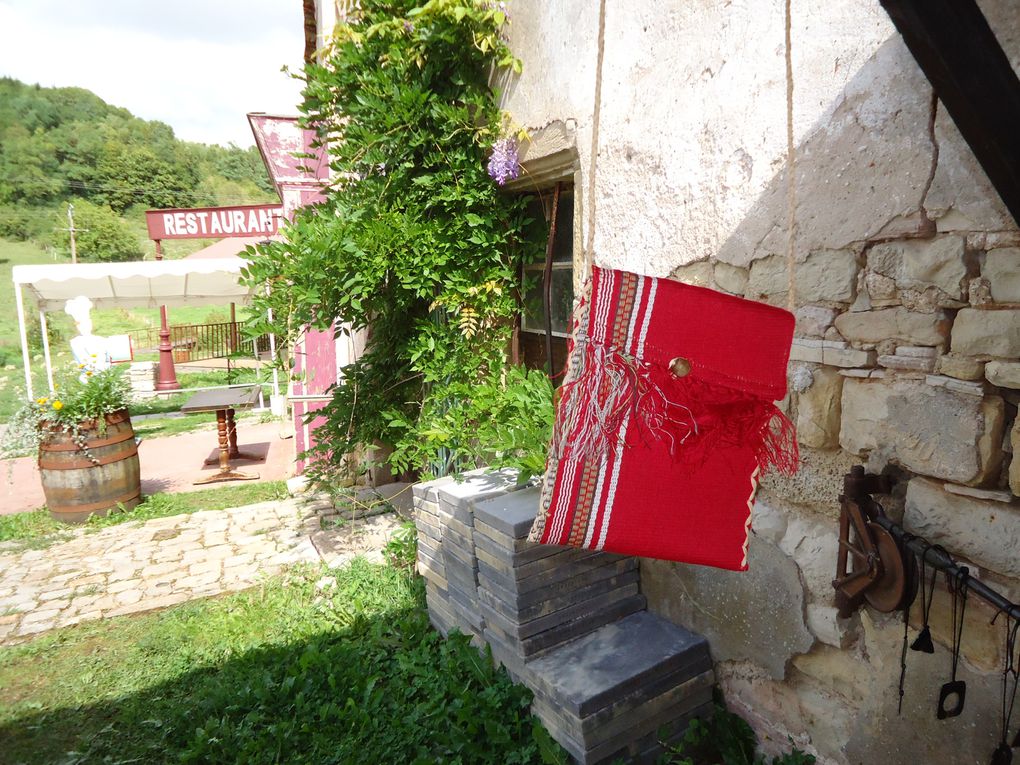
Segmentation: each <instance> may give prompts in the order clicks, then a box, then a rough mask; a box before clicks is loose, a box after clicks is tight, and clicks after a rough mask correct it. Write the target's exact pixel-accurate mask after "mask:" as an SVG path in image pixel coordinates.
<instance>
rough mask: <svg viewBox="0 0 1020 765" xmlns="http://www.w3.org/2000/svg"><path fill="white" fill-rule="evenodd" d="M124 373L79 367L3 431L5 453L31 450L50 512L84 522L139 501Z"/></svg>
mask: <svg viewBox="0 0 1020 765" xmlns="http://www.w3.org/2000/svg"><path fill="white" fill-rule="evenodd" d="M129 391H130V388H129V385H128V382H127V380H126V379H125V378H124V375H123V374H122V370H120V369H117V368H108V369H103V370H95V369H93V368H90V367H89V365H87V364H80V365H78V368H77V369H76V370H75V374H73V375H70V376H69V377H68V379H66V380H65V381H64V383H63V384H62V385H55V386H54V390H53V392H52V393H50V395H48V396H41V397H39V398H37V399H35V400H34V401H30V402H28V403H27V404H26V405H25V406H24V407H22V408H21V410H19V411H18V413H17V414H15V416H14V418H13V419H12V421H11V423H10V424H9V426H8V428H7V431H6V432H5V434H4V439H3V444H2V446H0V453H2V455H3V456H14V455H16V454H26V453H28V454H30V453H32V452H36V453H37V454H38V458H39V473H40V477H41V479H42V486H43V492H44V493H45V495H46V504H47V507H48V508H49V510H50V514H51V515H52V516H53V517H54V518H55V519H57V520H59V521H63V522H65V523H83V522H84V521H86V520H88V518H89V516H91V515H105V514H106V513H108V512H109V511H110V510H111V509H114V508H117V507H122V508H124V509H130V508H132V507H134V506H135V505H137V504H138V503H139V501H140V500H141V472H140V470H139V465H138V447H137V445H136V443H135V434H134V429H133V428H132V427H131V418H130V415H129V414H128V410H127V405H128V396H129Z"/></svg>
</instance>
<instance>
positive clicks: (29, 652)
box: [0, 560, 566, 765]
mask: <svg viewBox="0 0 1020 765" xmlns="http://www.w3.org/2000/svg"><path fill="white" fill-rule="evenodd" d="M323 576H326V577H328V579H329V580H330V581H329V586H324V585H325V583H324V582H323V581H322V580H321V579H320V577H323ZM317 582H318V584H317ZM423 601H424V595H423V589H422V586H421V580H420V579H418V578H416V577H410V576H408V575H407V574H406V573H404V572H402V571H400V570H398V569H396V568H391V567H387V566H373V565H371V564H368V563H366V562H364V561H361V560H358V561H355V562H354V563H353V564H352V565H351V566H350V567H349V568H347V569H344V570H342V571H339V572H330V571H328V570H327V569H321V568H318V567H311V566H308V567H302V568H298V569H295V570H293V571H292V572H291V573H290V574H288V575H286V576H284V577H279V578H275V579H273V580H270V581H267V582H266V583H265V584H264V585H263V586H261V587H259V588H256V589H254V590H249V591H247V592H245V593H241V594H237V595H232V596H229V597H225V598H221V599H217V600H205V601H198V602H193V603H190V604H186V605H182V606H178V607H175V608H171V609H168V610H166V611H163V612H160V613H157V614H150V615H145V616H137V617H121V618H117V619H110V620H104V621H101V622H92V623H89V624H87V625H79V626H77V627H73V628H69V629H63V630H58V631H56V632H54V633H50V634H48V635H46V636H45V637H42V638H40V639H37V640H35V641H33V642H31V643H28V644H27V645H24V646H17V647H14V648H8V649H0V695H2V696H3V698H4V700H5V703H4V705H3V707H2V708H0V740H2V741H4V747H3V748H2V750H0V761H2V762H4V763H12V764H13V763H29V762H31V763H56V762H61V763H63V762H120V763H126V762H144V763H182V762H190V763H246V764H249V765H261V764H262V763H277V762H287V763H309V764H310V763H409V764H419V765H426V764H430V763H465V764H466V763H478V764H480V765H484V764H486V763H499V764H500V765H503V764H504V763H507V764H514V763H516V764H519V765H524V764H526V763H536V764H537V763H542V762H546V763H557V762H566V756H565V754H564V753H563V751H562V750H561V749H560V748H559V747H558V745H556V744H555V743H554V742H553V741H552V740H551V738H550V737H549V735H548V733H546V732H545V730H544V729H543V728H542V727H541V726H540V725H539V724H538V723H537V721H536V720H535V719H534V718H533V717H531V715H530V714H529V711H528V707H529V704H530V701H531V694H530V692H529V691H528V690H527V689H525V688H523V687H520V686H515V685H513V684H511V682H510V680H509V679H508V677H507V676H506V674H505V673H504V672H502V671H497V670H494V669H493V667H492V665H491V663H490V661H489V660H488V659H487V658H485V657H484V656H482V655H481V654H479V653H478V651H477V650H475V649H474V648H472V647H471V646H470V645H469V644H468V642H467V639H466V638H464V637H463V636H457V635H455V636H453V637H451V639H450V640H443V639H441V638H440V637H439V635H438V634H437V633H435V632H434V631H433V630H432V629H431V628H430V627H429V624H428V619H427V616H426V614H425V611H424V603H423Z"/></svg>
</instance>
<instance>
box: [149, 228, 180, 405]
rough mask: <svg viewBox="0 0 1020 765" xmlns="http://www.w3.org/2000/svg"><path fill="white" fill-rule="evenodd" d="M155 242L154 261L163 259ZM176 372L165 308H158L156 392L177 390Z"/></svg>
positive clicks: (178, 385) (159, 247) (160, 250)
mask: <svg viewBox="0 0 1020 765" xmlns="http://www.w3.org/2000/svg"><path fill="white" fill-rule="evenodd" d="M155 241H156V260H162V259H163V243H162V242H161V241H160V240H159V239H157V240H155ZM180 387H181V384H180V383H179V382H177V371H176V370H175V369H174V347H173V345H172V344H171V343H170V325H169V323H168V322H167V318H166V306H165V305H161V306H160V307H159V375H158V376H157V377H156V390H178V389H179V388H180Z"/></svg>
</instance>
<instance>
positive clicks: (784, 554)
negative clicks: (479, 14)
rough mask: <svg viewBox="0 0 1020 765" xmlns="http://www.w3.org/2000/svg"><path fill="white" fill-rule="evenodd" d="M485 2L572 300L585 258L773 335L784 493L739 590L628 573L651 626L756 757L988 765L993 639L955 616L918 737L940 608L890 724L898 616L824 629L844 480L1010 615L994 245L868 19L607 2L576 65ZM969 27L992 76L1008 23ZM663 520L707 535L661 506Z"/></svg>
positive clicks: (983, 203)
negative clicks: (547, 161) (561, 223)
mask: <svg viewBox="0 0 1020 765" xmlns="http://www.w3.org/2000/svg"><path fill="white" fill-rule="evenodd" d="M511 5H512V12H513V23H512V24H511V25H510V26H509V28H508V35H509V41H510V45H511V48H512V49H513V50H514V52H515V53H516V54H517V55H519V56H520V57H521V58H522V63H523V68H522V71H521V73H520V75H519V76H515V77H513V78H511V80H510V81H507V82H503V81H500V82H499V83H498V84H499V86H500V92H501V94H502V95H501V98H502V103H501V106H502V107H503V108H504V109H505V110H506V111H507V112H508V113H509V114H510V115H511V116H512V118H513V120H514V124H515V125H520V126H523V127H525V128H526V129H527V130H528V132H529V135H530V136H531V138H532V140H531V141H530V142H527V144H528V145H526V146H525V147H524V150H523V151H522V156H524V157H525V164H524V168H523V171H522V173H521V177H520V180H519V183H520V184H521V185H519V186H518V189H521V190H523V189H525V188H527V187H528V184H529V182H530V179H531V178H533V177H535V175H534V174H533V171H535V172H538V171H541V169H542V167H543V165H542V164H541V163H542V162H543V158H542V153H541V151H540V147H541V146H542V145H543V139H544V133H546V132H548V128H547V126H553V125H556V126H560V127H559V128H557V130H558V132H557V143H556V147H557V148H556V151H557V152H559V155H561V154H566V153H570V152H573V154H574V155H575V156H574V157H573V158H572V159H573V162H572V163H571V170H570V172H571V173H574V174H573V176H572V177H571V176H570V175H564V176H562V180H564V181H566V182H567V183H568V184H569V183H570V182H571V180H573V185H574V190H575V192H576V193H577V194H578V195H579V197H583V198H584V200H585V204H579V205H577V207H576V209H575V227H574V230H575V236H574V244H575V247H574V251H575V253H576V255H575V263H574V266H575V269H574V270H575V276H576V286H578V287H580V286H581V282H582V280H583V276H584V274H586V273H587V270H588V267H589V265H590V263H591V261H592V260H594V261H595V262H597V263H598V264H599V265H600V266H604V267H611V268H622V269H627V270H630V271H636V272H640V273H643V274H651V275H655V276H661V277H664V276H672V277H673V278H677V279H681V280H683V281H686V282H689V283H693V284H697V285H700V286H705V287H709V288H713V289H717V290H722V291H725V292H727V293H730V294H734V295H740V296H743V297H746V298H749V299H753V300H760V301H765V302H768V303H771V304H773V305H779V306H783V307H786V306H787V305H792V306H793V308H794V311H795V315H796V339H795V341H794V344H793V348H792V353H791V363H790V367H789V380H790V392H789V395H788V396H787V397H786V399H785V400H784V401H783V402H781V405H782V406H783V407H784V408H785V410H786V411H787V412H788V413H789V415H790V416H791V418H792V419H793V421H794V422H795V423H796V424H797V426H798V432H799V438H800V441H801V451H802V458H801V469H800V471H799V473H798V474H797V475H796V476H793V477H791V478H782V477H777V476H775V475H766V476H764V477H763V479H762V486H761V491H760V493H759V500H758V502H757V503H756V505H755V509H754V515H753V529H754V533H753V536H752V540H751V544H750V550H749V557H750V564H751V568H750V571H748V572H747V573H744V574H731V573H727V572H718V571H713V570H709V569H696V568H693V567H690V566H685V565H683V564H673V563H666V562H656V561H641V592H642V594H643V595H644V596H645V597H646V598H647V600H648V608H649V610H650V611H651V612H653V613H656V614H659V615H660V616H665V617H667V618H669V619H671V620H673V621H674V622H676V623H677V624H682V625H684V626H685V627H688V628H690V629H691V630H694V631H696V632H698V633H699V634H702V635H704V636H705V637H706V638H707V639H708V640H709V643H710V646H711V650H712V654H713V658H714V660H715V672H716V678H717V681H718V682H719V684H720V686H721V687H722V689H723V691H724V694H725V696H726V699H727V702H728V703H729V704H730V705H731V706H733V707H736V708H737V709H738V710H740V711H742V712H743V713H744V714H745V716H746V717H747V718H748V719H749V720H750V721H751V723H752V725H753V726H754V727H755V729H756V731H757V732H758V734H759V738H760V740H761V741H762V745H763V747H764V748H765V749H766V750H767V752H768V753H770V754H774V753H778V752H779V751H781V750H788V749H789V743H788V742H789V740H790V739H791V738H792V739H793V741H794V742H795V744H796V745H798V746H799V747H801V748H802V749H805V750H807V751H808V752H811V753H813V754H815V755H817V757H818V761H819V763H821V765H857V764H858V763H864V762H876V763H883V765H917V763H953V764H954V765H956V764H957V763H966V764H967V765H971V764H972V763H973V764H974V765H977V764H978V763H986V762H988V761H989V760H990V758H991V754H992V751H993V750H994V749H995V744H996V743H997V730H996V728H997V722H996V721H997V720H998V687H999V686H998V683H999V675H998V674H997V669H998V670H999V671H1000V672H1001V665H1000V663H999V662H1000V659H1001V655H1000V654H1001V648H1000V646H1001V644H1002V629H1003V627H1004V625H1003V619H1002V618H1001V617H1000V618H999V620H998V621H997V622H996V624H995V625H994V626H990V625H989V622H990V621H991V618H992V616H993V614H992V613H990V612H989V609H986V608H985V607H984V606H983V605H982V604H981V603H980V602H977V601H974V600H972V601H971V604H970V605H969V606H968V609H967V623H966V628H965V630H964V637H963V658H962V662H961V669H960V673H961V678H962V679H964V680H966V682H967V684H968V692H967V701H966V707H965V710H964V713H963V715H962V716H961V717H959V718H957V719H955V720H943V721H938V720H936V718H935V704H936V701H937V694H938V689H939V686H940V685H941V684H942V683H944V682H945V681H946V680H947V679H948V672H949V650H948V646H949V644H950V642H951V641H950V637H949V633H950V630H949V626H948V625H949V622H950V616H949V610H950V609H949V598H948V596H947V593H946V589H945V586H944V584H943V583H941V582H940V583H939V586H938V587H937V588H936V596H935V603H934V607H933V611H932V625H933V629H934V633H935V639H936V643H937V651H936V654H935V655H934V656H930V657H929V656H921V655H917V654H914V653H911V654H910V655H909V656H908V665H909V666H908V670H907V675H906V696H905V698H904V700H903V709H902V713H898V711H897V701H898V694H897V683H898V679H899V662H900V647H901V641H902V638H903V625H902V621H901V617H900V615H899V614H890V615H883V614H880V613H877V612H875V611H874V610H871V609H864V610H862V611H861V612H860V613H859V614H858V615H855V616H854V617H853V618H852V619H849V620H840V619H838V618H837V616H836V611H835V609H834V608H833V605H832V603H833V593H832V587H831V580H832V578H833V575H834V573H835V560H836V554H837V523H836V519H837V516H838V511H839V502H838V498H839V494H840V490H841V487H842V478H843V475H844V474H845V473H846V472H847V471H848V470H849V469H850V468H851V467H852V466H854V465H859V464H862V463H864V464H866V465H867V466H868V468H869V469H871V470H874V471H882V470H886V471H887V472H889V473H892V474H893V475H895V476H896V477H897V478H898V479H899V480H898V484H897V487H896V489H895V490H894V492H893V494H892V495H891V496H890V497H887V498H885V499H884V504H885V507H886V510H887V511H888V512H889V514H890V515H891V516H893V517H894V518H896V519H902V520H903V522H904V523H905V525H906V526H907V527H908V528H909V529H910V530H911V531H913V532H914V533H923V534H925V535H927V536H930V537H931V538H932V539H933V540H934V541H938V542H940V543H941V544H943V545H944V546H945V547H946V548H948V549H949V550H951V551H952V552H954V553H955V554H956V555H957V556H958V557H960V558H961V559H963V560H964V561H965V562H966V563H967V564H968V565H969V566H970V567H971V570H972V572H973V573H974V574H975V575H976V576H979V577H981V578H982V579H984V580H986V581H988V582H990V583H992V584H993V585H994V586H996V587H997V588H998V589H1000V591H1002V592H1004V593H1006V594H1007V595H1008V596H1010V597H1011V598H1012V599H1013V600H1020V571H1017V570H1016V565H1015V563H1013V560H1014V559H1015V558H1016V557H1017V556H1016V542H1017V540H1016V538H1015V533H1016V529H1015V528H1014V527H1015V525H1016V523H1017V518H1018V516H1020V502H1018V497H1020V458H1017V456H1016V455H1018V454H1020V424H1018V421H1017V414H1016V413H1017V407H1018V405H1020V387H1017V385H1018V383H1020V366H1018V365H1020V230H1018V227H1017V225H1016V221H1015V220H1014V219H1013V217H1012V216H1011V215H1010V213H1009V211H1008V210H1007V209H1006V207H1005V205H1004V204H1003V202H1002V200H1001V199H1000V198H999V195H998V194H997V192H996V190H995V188H994V187H993V186H992V184H991V183H990V182H989V180H988V178H987V176H986V175H985V173H984V172H983V170H982V168H981V166H980V165H979V164H978V162H977V160H976V159H975V157H974V154H973V151H972V150H971V148H970V147H969V146H968V145H967V143H966V142H965V141H964V140H963V138H962V136H961V135H960V132H959V130H958V129H957V127H956V125H955V123H954V121H953V118H952V117H951V116H950V114H949V113H948V111H947V109H946V107H945V106H944V104H942V103H941V102H940V101H939V99H938V98H937V97H936V94H935V93H934V91H933V87H932V85H931V83H930V82H929V81H928V80H927V79H926V77H925V76H924V74H923V72H922V71H921V70H920V68H919V67H918V66H917V63H916V61H915V59H914V58H913V56H912V55H911V53H910V51H909V50H908V49H907V47H906V46H905V44H904V43H903V40H902V37H901V35H900V34H899V33H898V31H897V29H896V27H895V26H894V24H893V23H892V21H891V19H890V17H889V14H888V12H887V11H886V10H885V9H884V7H883V5H882V4H881V3H879V2H875V0H837V2H832V3H793V4H792V5H791V4H786V6H785V7H784V4H783V3H782V2H778V1H777V0H762V2H760V3H731V2H724V1H722V0H708V1H706V2H690V0H632V2H628V3H626V4H614V3H608V4H606V9H607V10H606V17H605V22H606V24H605V35H604V36H603V40H604V46H603V48H602V50H601V51H600V49H599V45H598V41H599V37H600V35H599V24H598V14H597V13H596V11H595V8H596V7H597V6H598V4H597V3H592V2H590V1H589V0H558V1H557V2H555V3H551V2H547V1H545V0H513V2H512V4H511ZM978 5H979V6H980V9H981V12H982V13H983V15H984V16H985V18H986V19H987V21H988V23H989V26H990V27H991V29H992V30H993V32H994V33H995V35H996V38H997V39H998V41H999V44H1000V45H1001V46H1002V47H1003V50H1004V51H1005V54H1006V57H1007V58H1008V59H1009V61H1010V62H1011V63H1012V65H1013V67H1014V69H1018V67H1020V34H1018V33H1017V30H1018V26H1017V22H1016V18H1017V4H1016V2H1014V0H979V2H978ZM624 6H625V7H624ZM787 13H789V14H790V15H789V17H788V19H789V22H790V23H789V24H788V25H787V24H784V17H785V15H786V14H787ZM563 30H570V34H569V35H564V34H563ZM788 34H789V38H787V35H788ZM787 41H789V45H788V44H787ZM600 52H601V53H602V56H601V58H600V55H599V54H600ZM600 60H601V61H602V71H601V74H602V77H601V80H600V82H601V84H602V85H601V107H600V109H599V114H600V121H599V126H598V131H597V133H596V131H595V130H594V128H595V120H594V114H595V103H594V101H593V92H594V91H593V88H592V84H593V82H594V80H595V74H596V72H595V66H596V62H598V61H600ZM787 76H789V79H787ZM790 85H792V88H790V87H788V86H790ZM791 96H792V99H791V102H790V103H788V102H787V98H788V97H791ZM788 106H792V114H790V113H789V112H788V111H787V107H788ZM787 119H790V122H789V123H788V122H787ZM788 129H789V130H790V131H791V132H790V133H788V132H787V130H788ZM593 134H595V135H594V137H595V138H596V139H597V140H595V141H594V148H593V140H592V139H593ZM788 135H792V137H793V146H792V152H791V151H790V149H791V147H790V146H789V145H788V144H787V138H788ZM559 155H557V156H559ZM529 163H535V164H534V165H531V164H529ZM596 168H597V169H596ZM575 170H576V173H575V172H574V171H575ZM592 172H594V173H595V176H594V177H591V176H590V175H589V174H590V173H592ZM544 178H545V179H550V176H549V175H548V174H547V175H546V176H544ZM560 179H561V178H560V177H557V178H555V179H553V180H560ZM588 195H592V196H593V198H591V199H589V198H588ZM590 211H591V212H590ZM592 213H594V218H592V219H589V215H590V214H592ZM589 234H590V235H591V237H592V241H593V245H592V246H591V247H589V246H586V244H587V241H588V235H589ZM791 249H792V256H793V261H794V264H795V269H794V273H793V275H792V281H793V291H794V294H788V293H789V290H790V276H791V275H790V274H789V273H788V270H787V269H788V266H787V258H788V252H790V250H791ZM662 510H663V512H682V511H687V512H711V508H704V507H696V508H689V507H685V506H684V505H683V498H678V499H677V502H676V506H675V507H668V508H666V507H664V508H663V509H662ZM918 611H919V607H917V606H915V608H914V610H913V613H912V625H913V626H912V628H911V635H913V634H916V629H917V626H918V621H917V616H918ZM1015 730H1016V723H1015V722H1014V730H1013V731H1011V735H1012V734H1014V733H1015Z"/></svg>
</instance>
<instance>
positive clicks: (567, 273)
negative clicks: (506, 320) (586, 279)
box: [521, 268, 574, 332]
mask: <svg viewBox="0 0 1020 765" xmlns="http://www.w3.org/2000/svg"><path fill="white" fill-rule="evenodd" d="M524 279H525V281H524V318H523V321H522V322H521V326H522V328H524V329H527V330H533V331H536V332H545V320H544V318H543V317H544V316H545V311H543V310H542V309H543V305H542V272H541V271H531V270H529V271H526V272H525V274H524ZM573 304H574V273H573V271H571V270H570V269H568V268H555V269H553V272H552V328H553V332H570V311H571V309H572V308H573Z"/></svg>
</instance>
